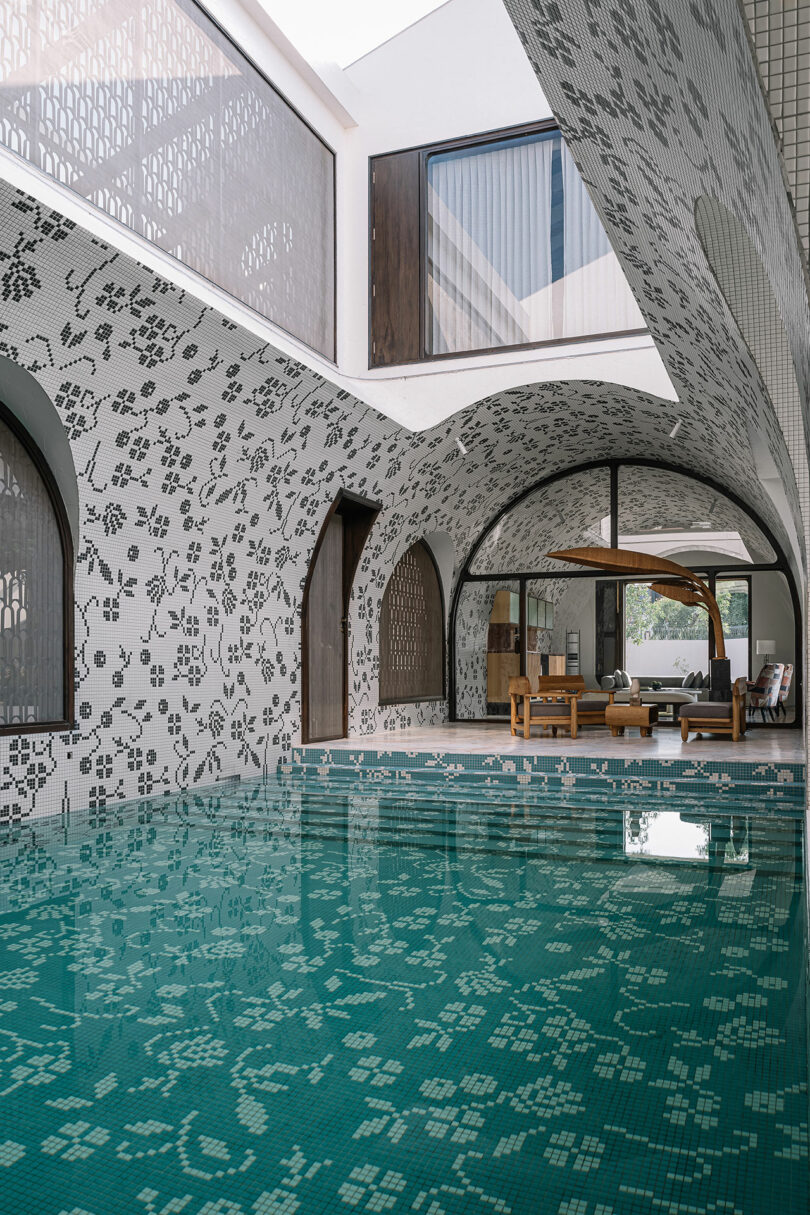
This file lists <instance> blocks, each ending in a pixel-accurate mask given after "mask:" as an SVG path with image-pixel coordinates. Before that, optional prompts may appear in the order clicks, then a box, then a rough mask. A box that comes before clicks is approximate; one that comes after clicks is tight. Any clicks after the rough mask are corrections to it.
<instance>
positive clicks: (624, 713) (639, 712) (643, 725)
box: [605, 704, 658, 738]
mask: <svg viewBox="0 0 810 1215" xmlns="http://www.w3.org/2000/svg"><path fill="white" fill-rule="evenodd" d="M657 721H658V705H615V704H614V705H608V707H607V708H606V709H605V725H606V726H610V732H611V734H612V735H613V737H614V738H615V737H616V736H617V735H618V734H624V727H625V726H638V727H639V729H640V730H641V735H642V737H643V738H652V732H653V726H654V725H655V724H656V723H657Z"/></svg>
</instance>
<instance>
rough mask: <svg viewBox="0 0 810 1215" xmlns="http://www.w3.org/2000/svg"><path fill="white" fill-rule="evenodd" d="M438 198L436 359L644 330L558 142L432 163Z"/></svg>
mask: <svg viewBox="0 0 810 1215" xmlns="http://www.w3.org/2000/svg"><path fill="white" fill-rule="evenodd" d="M557 156H559V158H560V159H559V161H558V160H557V159H556V157H557ZM555 165H556V166H558V167H557V168H554V166H555ZM553 169H554V172H555V174H559V176H558V177H557V179H556V180H557V188H558V189H559V186H561V187H562V191H561V193H562V205H561V206H560V205H559V204H558V205H557V207H556V210H555V212H554V213H552V184H553V183H552V170H553ZM427 187H428V206H427V211H428V224H427V255H428V282H427V291H428V333H427V338H428V350H429V353H431V354H448V353H462V352H463V351H468V350H482V349H489V348H491V347H498V346H516V345H521V344H524V343H532V342H544V341H565V339H566V338H573V337H583V336H587V335H589V334H593V335H599V334H603V333H615V332H617V331H622V330H627V329H644V328H645V324H644V318H643V317H642V315H641V312H640V311H639V309H638V305H637V304H636V302H635V300H634V298H633V295H632V292H631V291H630V288H629V287H628V285H627V280H626V279H625V277H624V274H623V273H622V269H621V267H620V265H619V262H618V260H617V258H616V255H615V253H614V252H613V250H612V249H611V247H610V242H609V241H608V238H607V235H606V233H605V230H604V228H603V227H602V224H601V222H600V220H599V217H598V215H597V214H596V211H595V210H594V207H593V203H592V202H591V200H590V198H589V197H588V192H587V190H586V189H585V186H584V185H583V182H582V178H581V177H580V175H579V173H578V171H577V168H576V166H575V164H574V162H573V160H572V158H571V154H570V153H569V151H568V149H567V148H566V146H565V144H564V143H563V142H562V139H561V137H560V135H559V134H558V133H557V132H554V133H553V134H549V135H541V136H537V135H532V136H528V137H524V138H521V139H515V140H512V141H510V142H508V143H506V144H503V143H501V144H495V145H492V146H491V147H486V146H483V147H478V148H472V149H470V148H465V149H463V150H461V151H457V152H449V153H445V154H439V155H436V156H431V157H430V159H429V160H428V165H427ZM553 239H556V240H558V241H561V242H562V243H561V247H560V246H559V245H558V247H557V249H556V250H555V251H554V252H552V240H553Z"/></svg>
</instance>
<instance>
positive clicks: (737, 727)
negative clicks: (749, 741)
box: [680, 678, 748, 742]
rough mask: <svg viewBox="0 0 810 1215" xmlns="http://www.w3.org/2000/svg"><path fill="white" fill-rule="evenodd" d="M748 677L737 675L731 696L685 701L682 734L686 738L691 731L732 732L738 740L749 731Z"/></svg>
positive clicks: (708, 732) (682, 713)
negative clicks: (747, 728)
mask: <svg viewBox="0 0 810 1215" xmlns="http://www.w3.org/2000/svg"><path fill="white" fill-rule="evenodd" d="M747 693H748V681H747V680H745V679H743V678H740V679H735V681H734V687H733V688H732V693H731V700H698V701H695V703H694V704H691V705H681V708H680V719H681V738H682V739H683V741H684V742H686V741H687V739H688V738H689V732H690V731H692V733H694V734H730V735H731V737H732V740H733V741H734V742H737V741H738V739H740V738H742V736H743V735H744V734H745V725H746V721H745V700H746V696H747Z"/></svg>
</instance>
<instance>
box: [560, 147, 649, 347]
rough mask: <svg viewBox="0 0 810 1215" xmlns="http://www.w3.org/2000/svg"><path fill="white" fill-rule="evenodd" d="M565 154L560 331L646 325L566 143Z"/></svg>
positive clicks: (571, 332)
mask: <svg viewBox="0 0 810 1215" xmlns="http://www.w3.org/2000/svg"><path fill="white" fill-rule="evenodd" d="M561 154H562V179H563V199H564V204H563V206H564V231H565V252H564V268H565V275H564V279H563V301H562V331H561V333H560V334H559V336H560V337H579V336H583V335H585V334H590V333H593V334H599V333H611V332H620V331H621V330H624V329H644V328H645V327H646V326H645V323H644V318H643V317H642V315H641V312H640V311H639V308H638V305H637V304H636V301H635V299H634V298H633V293H632V292H631V290H630V288H629V286H628V285H627V279H626V278H625V277H624V273H623V272H622V268H621V266H620V265H619V262H618V259H617V257H616V254H615V253H614V252H613V250H612V249H611V247H610V241H609V240H608V238H607V234H606V232H605V229H604V228H603V227H602V224H601V221H600V219H599V216H598V215H597V214H596V211H595V209H594V205H593V203H592V202H591V200H590V198H589V196H588V191H587V190H586V189H585V185H584V183H583V181H582V178H581V177H580V175H579V172H578V170H577V167H576V165H575V164H574V161H573V158H572V156H571V153H570V152H569V151H568V148H567V147H566V146H565V144H562V145H561Z"/></svg>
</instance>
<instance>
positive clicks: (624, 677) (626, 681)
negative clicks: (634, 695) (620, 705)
mask: <svg viewBox="0 0 810 1215" xmlns="http://www.w3.org/2000/svg"><path fill="white" fill-rule="evenodd" d="M621 676H622V687H623V688H629V687H630V676H629V675H628V674H627V672H626V671H622V672H621Z"/></svg>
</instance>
